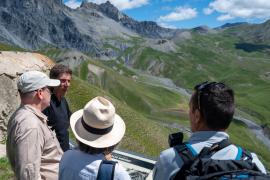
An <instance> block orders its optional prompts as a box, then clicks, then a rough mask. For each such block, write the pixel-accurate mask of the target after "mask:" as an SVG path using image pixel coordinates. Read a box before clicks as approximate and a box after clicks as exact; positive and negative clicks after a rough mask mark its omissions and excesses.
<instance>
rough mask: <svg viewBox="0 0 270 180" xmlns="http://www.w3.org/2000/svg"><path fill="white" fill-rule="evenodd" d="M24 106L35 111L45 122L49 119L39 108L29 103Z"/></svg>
mask: <svg viewBox="0 0 270 180" xmlns="http://www.w3.org/2000/svg"><path fill="white" fill-rule="evenodd" d="M24 107H25V109H27V110H28V111H30V112H32V113H34V114H35V115H36V116H37V117H38V118H39V119H40V120H41V121H42V122H44V123H45V122H46V121H47V116H46V115H45V114H43V113H42V112H41V111H39V110H38V109H36V108H34V107H33V106H31V105H29V104H26V105H24Z"/></svg>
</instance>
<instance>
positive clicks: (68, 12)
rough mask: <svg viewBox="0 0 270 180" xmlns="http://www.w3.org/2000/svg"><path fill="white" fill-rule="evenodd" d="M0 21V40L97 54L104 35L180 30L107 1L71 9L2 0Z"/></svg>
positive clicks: (165, 34)
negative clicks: (134, 16) (142, 18)
mask: <svg viewBox="0 0 270 180" xmlns="http://www.w3.org/2000/svg"><path fill="white" fill-rule="evenodd" d="M0 22H1V23H0V42H3V43H8V44H12V45H17V46H20V47H22V48H25V49H32V50H33V49H34V50H35V49H40V48H44V47H47V46H54V47H58V48H69V49H77V50H79V51H82V52H84V53H87V54H90V55H93V56H97V57H100V56H102V55H104V54H105V53H104V48H103V46H104V44H105V43H106V38H112V37H120V38H123V39H128V38H130V37H136V36H143V37H147V38H172V37H173V36H174V35H175V34H177V31H179V30H171V29H166V28H162V27H160V26H158V25H157V24H156V23H155V22H146V21H144V22H138V21H135V20H133V19H132V18H130V17H128V16H127V15H125V14H123V13H121V12H120V11H119V10H118V9H117V8H116V7H114V6H113V5H112V4H111V3H110V2H109V1H108V2H106V3H103V4H101V5H97V4H93V3H83V4H82V5H81V7H80V8H77V9H76V10H73V9H70V8H68V7H67V6H65V5H64V4H62V3H61V1H60V0H46V1H44V0H24V1H20V0H1V2H0ZM178 34H179V32H178Z"/></svg>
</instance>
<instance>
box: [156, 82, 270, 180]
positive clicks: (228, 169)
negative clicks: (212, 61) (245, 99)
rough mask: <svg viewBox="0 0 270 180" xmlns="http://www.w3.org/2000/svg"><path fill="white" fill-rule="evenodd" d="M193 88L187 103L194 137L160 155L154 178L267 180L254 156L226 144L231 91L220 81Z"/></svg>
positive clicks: (229, 120) (230, 119) (264, 171)
mask: <svg viewBox="0 0 270 180" xmlns="http://www.w3.org/2000/svg"><path fill="white" fill-rule="evenodd" d="M194 89H195V91H194V93H193V95H192V96H191V99H190V103H189V106H190V110H189V118H190V125H191V131H192V132H193V134H192V135H191V137H190V138H189V140H188V141H187V142H185V143H182V142H181V143H178V144H175V143H174V144H173V145H172V147H171V148H169V149H167V150H165V151H163V152H162V153H161V154H160V157H159V159H158V161H157V163H156V165H155V168H154V172H153V179H154V180H166V179H252V178H253V179H269V178H270V177H269V176H267V175H266V170H265V168H264V166H263V164H262V163H261V162H260V160H259V159H258V157H257V155H256V154H254V153H250V152H248V151H246V150H245V149H243V148H241V147H239V146H236V145H233V144H231V143H230V141H229V135H228V134H227V133H226V130H227V129H228V127H229V125H230V123H231V121H232V119H233V114H234V110H235V104H234V93H233V90H232V89H231V88H229V87H228V86H226V85H225V84H223V83H219V82H204V83H201V84H199V85H197V86H195V88H194ZM179 139H180V141H182V140H181V138H179V137H178V139H176V140H179ZM174 140H175V139H174Z"/></svg>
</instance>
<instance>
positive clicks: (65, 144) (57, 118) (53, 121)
mask: <svg viewBox="0 0 270 180" xmlns="http://www.w3.org/2000/svg"><path fill="white" fill-rule="evenodd" d="M43 113H44V114H45V115H46V116H47V117H48V125H49V126H50V127H51V129H52V130H55V133H56V137H57V139H58V141H59V143H60V146H61V148H62V150H63V151H67V150H68V149H69V133H68V128H69V124H70V123H69V118H70V116H71V112H70V110H69V106H68V103H67V101H66V99H65V98H64V97H62V98H61V100H60V101H59V100H58V99H57V97H56V96H55V95H54V94H52V96H51V102H50V106H49V107H47V108H46V109H45V110H44V111H43Z"/></svg>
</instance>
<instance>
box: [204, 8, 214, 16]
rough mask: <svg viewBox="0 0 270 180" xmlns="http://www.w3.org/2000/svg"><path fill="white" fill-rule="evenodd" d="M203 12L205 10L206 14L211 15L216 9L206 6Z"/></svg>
mask: <svg viewBox="0 0 270 180" xmlns="http://www.w3.org/2000/svg"><path fill="white" fill-rule="evenodd" d="M203 12H204V14H206V15H209V14H212V13H213V12H214V10H213V9H210V8H204V9H203Z"/></svg>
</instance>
